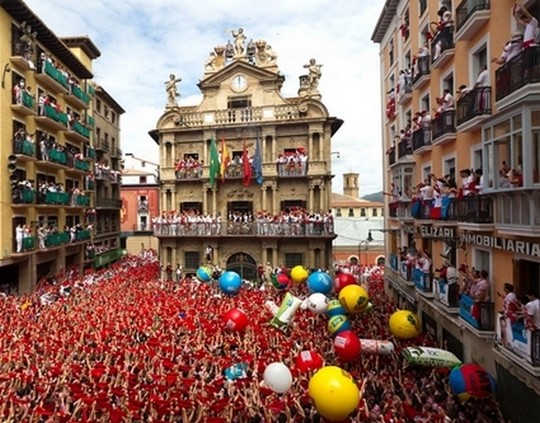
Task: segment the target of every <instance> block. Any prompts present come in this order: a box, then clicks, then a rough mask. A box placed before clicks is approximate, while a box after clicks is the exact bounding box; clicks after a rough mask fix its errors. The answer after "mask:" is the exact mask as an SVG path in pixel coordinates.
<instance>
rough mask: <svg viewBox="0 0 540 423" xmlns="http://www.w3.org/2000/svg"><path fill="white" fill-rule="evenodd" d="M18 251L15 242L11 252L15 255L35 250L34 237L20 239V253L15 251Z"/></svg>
mask: <svg viewBox="0 0 540 423" xmlns="http://www.w3.org/2000/svg"><path fill="white" fill-rule="evenodd" d="M18 249H19V246H18V245H17V243H16V242H15V245H14V250H13V251H14V252H15V253H17V254H21V253H28V252H30V251H33V250H35V249H36V237H35V236H25V237H24V238H23V239H22V244H21V247H20V251H17V250H18Z"/></svg>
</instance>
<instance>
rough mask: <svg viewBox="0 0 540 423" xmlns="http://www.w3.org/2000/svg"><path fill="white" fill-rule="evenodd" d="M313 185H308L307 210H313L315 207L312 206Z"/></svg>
mask: <svg viewBox="0 0 540 423" xmlns="http://www.w3.org/2000/svg"><path fill="white" fill-rule="evenodd" d="M313 189H314V188H313V186H312V185H310V186H309V204H308V207H307V208H308V210H312V211H315V208H314V207H313Z"/></svg>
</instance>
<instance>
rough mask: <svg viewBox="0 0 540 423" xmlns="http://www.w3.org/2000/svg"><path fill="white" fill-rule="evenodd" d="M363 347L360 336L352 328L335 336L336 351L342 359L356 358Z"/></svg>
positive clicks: (350, 359)
mask: <svg viewBox="0 0 540 423" xmlns="http://www.w3.org/2000/svg"><path fill="white" fill-rule="evenodd" d="M361 349H362V344H361V342H360V338H358V336H357V335H356V333H354V332H352V331H350V330H344V331H343V332H340V333H339V334H338V335H336V337H335V338H334V351H335V353H336V355H337V356H338V358H339V359H340V360H341V361H352V360H356V359H357V358H358V356H359V355H360V350H361Z"/></svg>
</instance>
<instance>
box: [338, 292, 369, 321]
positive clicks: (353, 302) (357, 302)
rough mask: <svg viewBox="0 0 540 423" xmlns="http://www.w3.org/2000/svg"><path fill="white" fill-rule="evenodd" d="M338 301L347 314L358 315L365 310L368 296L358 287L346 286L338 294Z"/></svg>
mask: <svg viewBox="0 0 540 423" xmlns="http://www.w3.org/2000/svg"><path fill="white" fill-rule="evenodd" d="M339 301H341V304H342V305H343V307H345V310H347V313H351V314H358V313H362V312H363V311H364V310H365V309H366V307H367V305H368V303H369V296H368V293H367V291H366V290H365V289H364V288H363V287H361V286H360V285H347V286H346V287H344V288H343V289H342V290H341V292H340V293H339Z"/></svg>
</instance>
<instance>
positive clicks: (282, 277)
mask: <svg viewBox="0 0 540 423" xmlns="http://www.w3.org/2000/svg"><path fill="white" fill-rule="evenodd" d="M277 281H278V283H279V284H280V285H281V286H282V287H286V286H287V285H289V284H290V283H291V279H290V278H289V276H288V275H287V274H286V273H285V272H281V273H278V275H277Z"/></svg>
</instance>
